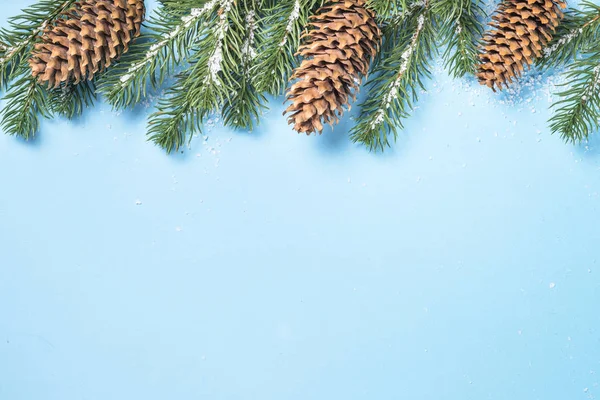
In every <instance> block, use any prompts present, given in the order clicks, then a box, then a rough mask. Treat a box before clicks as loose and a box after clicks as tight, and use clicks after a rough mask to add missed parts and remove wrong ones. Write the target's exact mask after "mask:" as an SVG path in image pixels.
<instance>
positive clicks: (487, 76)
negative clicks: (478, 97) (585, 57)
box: [477, 0, 566, 91]
mask: <svg viewBox="0 0 600 400" xmlns="http://www.w3.org/2000/svg"><path fill="white" fill-rule="evenodd" d="M565 7H566V3H565V2H564V1H562V0H503V1H502V3H501V4H500V5H499V7H498V10H497V13H496V15H494V17H493V18H492V22H491V23H490V26H491V27H492V28H493V29H491V30H489V31H487V32H486V33H485V35H484V38H483V42H484V45H483V48H482V52H481V54H479V58H480V60H481V63H480V65H479V69H478V73H477V78H478V79H479V82H480V83H481V84H482V85H487V86H489V87H490V88H492V89H493V90H494V91H495V90H496V88H498V89H500V90H502V88H503V86H504V87H508V85H509V84H510V83H512V82H513V80H514V79H515V78H518V77H520V76H521V73H522V72H523V68H524V66H525V65H528V66H529V65H531V64H532V63H533V61H534V60H535V59H536V58H538V57H540V56H541V55H542V49H543V48H544V46H546V45H547V44H548V42H550V40H552V35H553V33H554V31H555V30H556V27H557V26H558V25H559V23H560V21H561V20H562V18H563V13H562V11H561V8H565Z"/></svg>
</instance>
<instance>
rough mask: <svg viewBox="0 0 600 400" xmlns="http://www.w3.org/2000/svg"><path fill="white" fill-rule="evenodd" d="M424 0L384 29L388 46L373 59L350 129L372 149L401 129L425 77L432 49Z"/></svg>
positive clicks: (355, 139) (381, 146) (379, 147)
mask: <svg viewBox="0 0 600 400" xmlns="http://www.w3.org/2000/svg"><path fill="white" fill-rule="evenodd" d="M432 18H433V16H432V12H431V8H430V7H429V5H428V3H425V4H424V6H418V7H417V8H416V9H414V10H411V12H410V13H406V15H404V16H403V17H402V18H400V19H399V20H398V21H397V23H396V24H394V25H392V26H390V27H389V29H387V30H386V31H385V34H384V47H385V42H387V43H388V46H389V47H390V50H389V52H386V56H385V57H381V58H380V59H378V61H377V62H376V63H375V66H374V67H373V71H372V78H371V79H369V81H368V82H367V85H366V86H367V89H368V96H367V100H365V101H364V102H363V103H362V104H361V106H360V107H361V112H360V115H359V116H358V118H357V120H356V122H355V125H354V127H353V128H352V130H351V131H350V138H351V139H352V141H353V142H357V143H362V144H364V145H365V146H367V147H368V148H369V149H370V150H372V151H377V150H383V149H384V148H385V147H387V146H389V145H390V136H391V137H392V138H393V139H395V138H396V137H397V135H398V130H399V129H402V127H403V124H402V119H403V118H405V117H407V116H408V114H409V111H410V110H412V108H413V103H414V102H415V101H416V100H417V98H418V95H417V93H418V90H419V89H422V88H423V87H424V86H423V82H422V78H423V77H428V76H429V74H430V72H429V65H430V62H431V57H432V55H433V54H435V52H436V44H435V32H434V29H433V26H434V21H433V19H432Z"/></svg>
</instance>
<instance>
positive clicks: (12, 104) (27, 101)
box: [0, 74, 51, 140]
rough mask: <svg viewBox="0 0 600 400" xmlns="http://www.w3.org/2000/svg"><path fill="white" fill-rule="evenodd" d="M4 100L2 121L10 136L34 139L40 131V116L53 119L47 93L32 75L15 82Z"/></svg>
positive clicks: (5, 130) (0, 117)
mask: <svg viewBox="0 0 600 400" xmlns="http://www.w3.org/2000/svg"><path fill="white" fill-rule="evenodd" d="M4 100H6V105H5V106H4V108H3V109H2V111H1V113H0V119H1V121H2V122H1V125H2V128H3V130H4V132H5V133H8V134H9V135H15V136H20V137H22V138H24V139H25V140H29V139H32V138H33V137H34V136H35V135H36V133H37V131H38V129H39V124H40V122H39V116H40V115H41V116H43V117H44V118H50V117H51V113H50V105H49V103H48V98H47V92H46V90H45V89H44V88H43V87H42V86H41V85H40V84H39V83H38V82H37V81H36V80H35V79H34V78H33V77H32V76H31V75H28V74H27V75H23V76H21V78H19V79H18V80H17V81H16V82H14V83H13V84H12V87H11V89H10V91H9V92H8V93H7V94H6V96H5V97H4Z"/></svg>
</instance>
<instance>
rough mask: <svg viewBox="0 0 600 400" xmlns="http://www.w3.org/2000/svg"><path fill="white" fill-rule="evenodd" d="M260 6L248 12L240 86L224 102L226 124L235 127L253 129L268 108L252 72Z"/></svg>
mask: <svg viewBox="0 0 600 400" xmlns="http://www.w3.org/2000/svg"><path fill="white" fill-rule="evenodd" d="M258 11H259V10H258V7H256V6H255V7H252V9H250V10H248V11H247V12H246V18H245V19H246V38H245V41H244V44H243V46H242V65H241V71H240V75H239V76H238V77H237V80H238V81H239V82H240V87H239V88H237V90H236V91H235V92H234V93H232V95H231V96H230V98H228V99H226V100H225V103H224V104H223V109H222V114H223V122H224V123H225V125H228V126H233V127H234V128H242V129H249V130H252V129H253V128H254V125H255V123H258V120H259V117H260V113H261V111H262V110H264V109H265V108H266V106H265V103H266V101H267V100H266V98H265V97H264V95H263V94H262V93H260V92H259V91H257V90H256V87H255V84H254V83H255V82H256V75H252V74H251V72H250V71H251V69H252V66H253V65H254V62H255V60H256V57H257V53H256V44H257V35H258V33H257V32H256V30H257V21H256V15H257V12H258Z"/></svg>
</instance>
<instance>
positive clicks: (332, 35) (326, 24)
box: [285, 0, 381, 135]
mask: <svg viewBox="0 0 600 400" xmlns="http://www.w3.org/2000/svg"><path fill="white" fill-rule="evenodd" d="M364 5H365V0H336V1H331V2H330V3H329V4H328V5H327V6H325V7H322V8H321V9H320V10H319V11H318V12H317V15H315V16H314V17H313V18H312V20H313V22H311V23H310V25H312V27H313V28H312V29H311V30H310V31H309V32H308V34H306V36H307V37H308V40H307V41H306V43H305V44H304V45H302V46H301V47H300V49H299V51H298V54H300V55H301V56H302V57H303V58H304V61H302V64H301V65H300V67H299V68H297V69H296V71H295V72H294V74H293V75H292V77H291V80H294V79H299V81H298V82H296V83H295V84H293V85H292V87H291V88H290V89H289V91H288V93H287V99H288V100H291V101H292V104H291V105H290V106H289V107H288V109H287V110H286V111H285V113H291V116H290V117H289V119H288V122H289V123H290V124H294V129H295V130H296V131H297V132H299V133H306V134H308V135H310V134H311V133H312V132H315V131H318V132H319V133H321V132H322V131H323V122H325V123H328V124H330V125H333V123H337V122H338V121H339V118H338V117H339V116H341V115H342V114H343V112H344V106H347V107H348V108H350V106H349V98H350V97H351V98H352V99H353V100H355V99H356V93H357V92H358V89H359V85H360V80H361V78H362V77H363V76H365V75H367V73H368V70H369V64H370V63H371V60H372V58H373V57H374V56H375V54H376V53H377V50H378V49H379V44H380V41H381V32H380V30H379V27H378V26H377V24H376V22H375V17H374V15H373V13H372V12H371V11H370V10H368V9H366V8H365V7H364Z"/></svg>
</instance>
